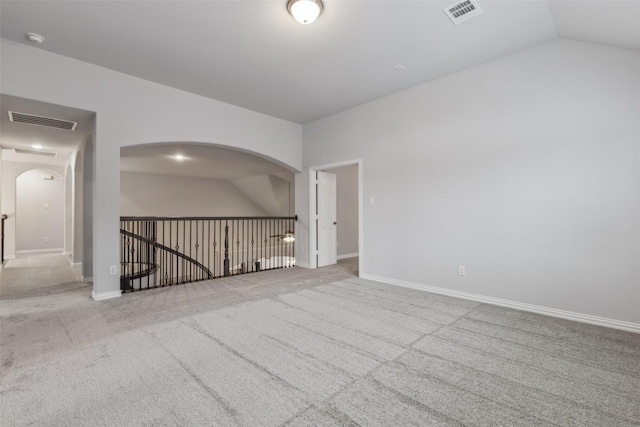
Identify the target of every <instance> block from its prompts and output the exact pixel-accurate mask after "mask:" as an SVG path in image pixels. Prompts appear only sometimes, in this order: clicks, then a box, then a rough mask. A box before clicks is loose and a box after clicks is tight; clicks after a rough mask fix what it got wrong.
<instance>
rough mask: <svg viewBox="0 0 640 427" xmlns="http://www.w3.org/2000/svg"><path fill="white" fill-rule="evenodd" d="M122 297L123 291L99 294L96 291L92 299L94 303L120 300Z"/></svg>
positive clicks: (92, 293) (93, 292)
mask: <svg viewBox="0 0 640 427" xmlns="http://www.w3.org/2000/svg"><path fill="white" fill-rule="evenodd" d="M121 296H122V291H120V290H118V291H109V292H102V293H99V294H96V292H95V291H92V292H91V298H93V300H94V301H104V300H106V299H112V298H118V297H121Z"/></svg>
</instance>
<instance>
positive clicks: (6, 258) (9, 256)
mask: <svg viewBox="0 0 640 427" xmlns="http://www.w3.org/2000/svg"><path fill="white" fill-rule="evenodd" d="M8 259H16V256H15V255H7V254H4V260H5V261H6V260H8Z"/></svg>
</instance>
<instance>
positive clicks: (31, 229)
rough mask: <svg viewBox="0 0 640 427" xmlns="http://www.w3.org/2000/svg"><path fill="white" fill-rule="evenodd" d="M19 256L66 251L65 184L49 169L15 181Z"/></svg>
mask: <svg viewBox="0 0 640 427" xmlns="http://www.w3.org/2000/svg"><path fill="white" fill-rule="evenodd" d="M15 218H16V255H27V254H36V253H47V252H51V253H60V254H62V253H63V252H64V223H65V183H64V180H63V179H62V176H60V175H59V174H58V173H56V172H54V171H51V170H48V169H30V170H27V171H25V172H23V173H21V174H20V175H18V177H17V178H16V215H15Z"/></svg>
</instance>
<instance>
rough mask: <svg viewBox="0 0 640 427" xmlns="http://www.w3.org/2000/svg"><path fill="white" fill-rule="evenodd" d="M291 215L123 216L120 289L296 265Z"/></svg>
mask: <svg viewBox="0 0 640 427" xmlns="http://www.w3.org/2000/svg"><path fill="white" fill-rule="evenodd" d="M296 220H297V216H293V217H188V218H171V217H122V218H121V219H120V254H121V255H120V265H121V269H120V270H121V278H120V283H121V289H122V290H123V291H124V292H128V291H136V290H141V289H149V288H155V287H162V286H171V285H176V284H182V283H189V282H195V281H200V280H208V279H213V278H218V277H228V276H234V275H238V274H245V273H253V272H257V271H262V270H271V269H275V268H288V267H293V266H294V265H295V258H294V253H295V252H294V241H293V240H294V238H293V232H294V230H295V221H296Z"/></svg>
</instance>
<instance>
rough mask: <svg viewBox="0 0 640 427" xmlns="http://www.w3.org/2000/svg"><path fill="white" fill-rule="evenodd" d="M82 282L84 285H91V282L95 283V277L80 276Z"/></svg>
mask: <svg viewBox="0 0 640 427" xmlns="http://www.w3.org/2000/svg"><path fill="white" fill-rule="evenodd" d="M80 281H81V282H82V283H91V282H93V277H84V276H80Z"/></svg>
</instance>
